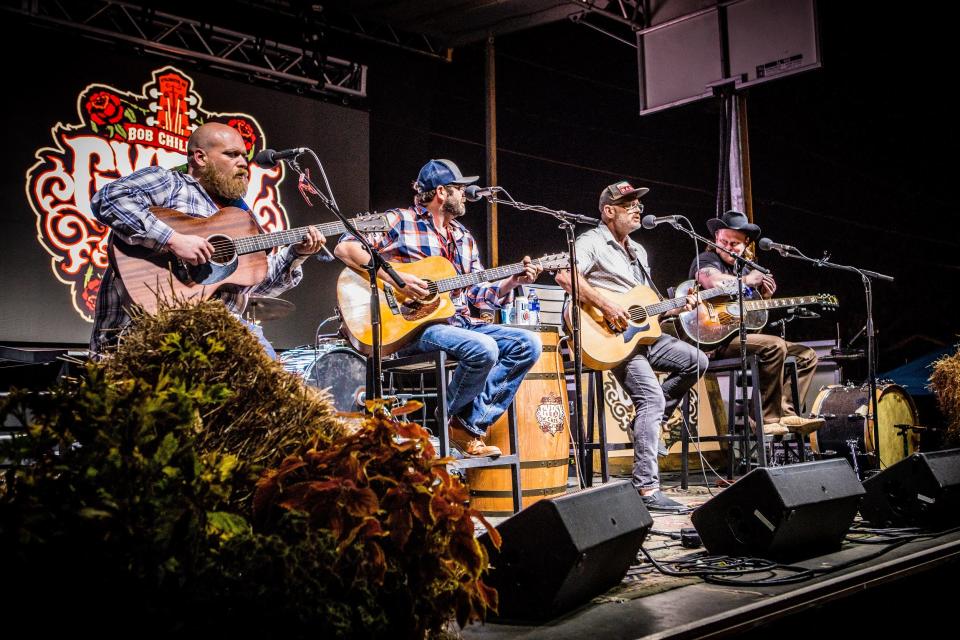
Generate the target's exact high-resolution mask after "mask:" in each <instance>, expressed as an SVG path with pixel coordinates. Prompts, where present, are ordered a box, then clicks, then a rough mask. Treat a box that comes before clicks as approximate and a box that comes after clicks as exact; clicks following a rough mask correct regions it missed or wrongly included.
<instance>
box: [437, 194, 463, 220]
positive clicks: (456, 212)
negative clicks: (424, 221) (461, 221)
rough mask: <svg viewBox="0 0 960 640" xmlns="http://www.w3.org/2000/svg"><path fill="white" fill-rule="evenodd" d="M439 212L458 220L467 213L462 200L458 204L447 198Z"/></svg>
mask: <svg viewBox="0 0 960 640" xmlns="http://www.w3.org/2000/svg"><path fill="white" fill-rule="evenodd" d="M440 210H441V211H443V212H444V213H446V214H447V215H450V216H452V217H454V218H459V217H460V216H462V215H463V214H465V213H466V212H467V205H466V204H465V203H464V202H463V200H461V201H460V202H454V201H453V200H451V199H450V198H447V199H446V200H444V201H443V206H442V207H440Z"/></svg>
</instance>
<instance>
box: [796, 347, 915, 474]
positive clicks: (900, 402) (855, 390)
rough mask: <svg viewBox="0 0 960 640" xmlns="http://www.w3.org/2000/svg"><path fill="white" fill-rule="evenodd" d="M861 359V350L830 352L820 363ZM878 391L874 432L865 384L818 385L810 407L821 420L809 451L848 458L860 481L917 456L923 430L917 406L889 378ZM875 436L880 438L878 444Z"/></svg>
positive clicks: (908, 395) (821, 455)
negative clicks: (820, 425)
mask: <svg viewBox="0 0 960 640" xmlns="http://www.w3.org/2000/svg"><path fill="white" fill-rule="evenodd" d="M862 358H864V353H863V351H861V350H851V349H834V350H833V351H832V352H831V355H830V356H828V357H826V358H823V360H831V361H834V362H836V363H837V364H842V363H845V362H852V361H855V360H860V359H862ZM876 389H877V392H876V393H877V404H876V406H877V419H876V422H877V427H878V428H877V429H876V431H875V430H874V420H873V419H870V418H869V411H870V402H869V399H870V388H869V385H868V384H867V383H863V384H860V385H857V384H853V383H852V382H847V383H846V384H831V385H827V386H825V387H821V388H820V392H819V393H818V394H817V396H816V399H814V401H813V405H812V406H811V407H810V410H811V413H812V414H813V415H814V416H817V417H819V418H823V420H824V422H825V424H824V425H823V426H822V427H820V429H818V430H817V431H814V432H813V433H811V434H810V448H811V450H812V451H813V452H814V453H816V454H817V455H818V456H820V457H843V458H846V459H847V460H848V461H849V462H850V464H851V465H852V466H853V469H854V471H856V472H857V475H858V476H860V477H861V478H862V477H863V476H864V475H865V474H869V473H870V472H875V471H879V470H881V469H886V468H887V467H889V466H891V465H893V464H894V463H896V462H899V461H900V460H903V459H904V458H907V457H909V456H910V455H912V454H914V453H916V452H917V451H918V450H919V448H920V435H921V434H922V433H923V432H924V431H926V430H927V429H926V428H925V427H922V426H920V425H919V424H918V422H919V414H918V413H917V407H916V404H915V403H914V401H913V398H911V397H910V394H909V393H907V391H906V390H905V389H904V388H903V387H901V386H900V385H898V384H895V383H894V382H893V381H890V380H878V381H877V387H876ZM875 433H878V434H879V442H877V438H876V437H875ZM878 445H879V446H878ZM878 451H879V454H878Z"/></svg>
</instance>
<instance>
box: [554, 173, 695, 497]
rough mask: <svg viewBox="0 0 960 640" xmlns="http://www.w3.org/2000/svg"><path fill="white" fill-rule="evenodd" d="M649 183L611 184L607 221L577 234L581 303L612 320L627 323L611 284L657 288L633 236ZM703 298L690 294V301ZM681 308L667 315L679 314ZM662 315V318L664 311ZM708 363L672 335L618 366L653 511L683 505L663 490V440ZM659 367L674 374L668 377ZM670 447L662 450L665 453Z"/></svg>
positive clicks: (636, 463) (605, 201) (636, 469)
mask: <svg viewBox="0 0 960 640" xmlns="http://www.w3.org/2000/svg"><path fill="white" fill-rule="evenodd" d="M648 191H649V189H647V188H646V187H639V188H636V187H633V186H632V185H631V184H630V183H629V182H626V181H621V182H617V183H614V184H611V185H610V186H608V187H607V188H605V189H604V190H603V191H601V192H600V203H599V204H600V219H601V224H600V225H599V226H597V227H596V228H594V229H590V230H589V231H587V232H586V233H583V234H581V235H580V237H579V238H577V268H578V270H579V272H580V278H579V280H578V285H579V293H580V300H581V302H585V303H588V304H590V305H593V306H594V307H596V308H597V309H599V310H600V311H601V312H602V313H603V317H604V319H605V320H606V321H607V323H608V324H609V325H610V326H612V327H617V328H619V329H620V330H624V329H627V328H628V326H629V322H630V316H629V314H628V311H627V310H626V309H624V308H623V307H621V306H620V305H619V304H617V303H616V302H615V301H614V300H613V299H611V298H610V297H608V296H605V295H604V292H605V291H612V292H616V293H626V292H627V291H630V290H631V289H633V288H634V287H635V286H637V285H646V286H648V287H650V288H652V289H653V290H654V291H656V286H655V285H654V284H653V281H652V280H651V279H650V265H649V263H648V261H647V252H646V250H645V249H644V248H643V246H642V245H640V244H639V243H637V242H635V241H634V240H633V239H631V238H630V234H631V233H633V232H634V231H636V230H638V229H639V228H640V226H641V222H640V216H641V214H642V213H643V205H642V204H641V203H640V196H642V195H644V194H645V193H647V192H648ZM557 283H558V284H559V285H560V286H562V287H563V288H564V289H566V290H567V291H568V292H569V291H570V289H571V282H570V272H569V271H560V272H558V273H557ZM695 304H696V300H695V299H694V298H693V296H690V297H689V300H688V302H687V308H688V309H693V307H694V305H695ZM679 311H680V310H674V311H673V312H669V311H668V312H667V313H665V314H663V316H668V315H675V314H676V313H678V312H679ZM663 316H662V317H663ZM706 368H707V357H706V355H704V354H703V353H702V352H701V351H700V350H698V349H697V348H695V347H693V346H692V345H690V344H687V343H685V342H683V341H681V340H678V339H677V338H674V337H673V336H670V335H662V336H660V337H659V338H657V340H656V342H654V343H653V344H649V345H640V346H638V347H637V348H636V349H635V350H634V351H633V353H631V354H630V356H628V357H627V359H626V360H624V361H623V362H622V363H620V364H619V365H618V366H617V367H615V368H614V369H613V374H614V376H615V377H616V378H617V380H618V381H619V382H620V384H621V386H623V388H624V390H625V391H626V392H627V393H628V394H629V395H630V399H631V401H632V402H633V406H634V408H635V409H636V416H635V417H634V419H633V421H632V422H631V423H630V431H631V432H632V434H633V477H632V482H633V486H634V487H636V488H637V490H638V491H639V492H640V496H641V497H642V499H643V503H644V505H646V507H647V509H649V510H652V511H676V510H678V509H681V508H683V505H682V504H681V503H679V502H677V501H676V500H672V499H670V498H668V497H667V496H666V495H664V494H663V493H662V492H661V491H660V475H659V469H658V465H657V455H658V453H660V452H659V451H658V443H659V441H660V439H661V437H662V433H663V425H664V424H665V423H666V421H667V418H668V417H669V416H670V415H672V414H673V411H674V409H675V408H676V407H677V405H678V404H679V403H680V399H681V398H682V397H683V395H684V394H685V393H686V392H687V391H688V390H689V389H690V388H691V387H693V385H695V384H696V383H697V380H698V379H699V377H700V375H701V374H702V373H703V372H704V371H705V370H706ZM655 371H662V372H665V373H667V374H668V375H667V377H666V379H664V381H663V383H662V384H661V383H660V382H659V380H658V379H657V375H656V373H655ZM666 453H667V452H666V449H665V448H664V450H663V451H662V455H666Z"/></svg>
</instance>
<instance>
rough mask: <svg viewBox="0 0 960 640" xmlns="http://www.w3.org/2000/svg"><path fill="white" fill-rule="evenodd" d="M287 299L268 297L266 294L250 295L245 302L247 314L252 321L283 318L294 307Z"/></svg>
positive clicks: (291, 311)
mask: <svg viewBox="0 0 960 640" xmlns="http://www.w3.org/2000/svg"><path fill="white" fill-rule="evenodd" d="M296 308H297V307H296V305H294V304H293V303H292V302H290V301H289V300H281V299H280V298H268V297H266V296H250V300H249V301H248V302H247V316H249V317H250V319H251V320H253V321H255V322H256V321H257V320H260V321H267V320H278V319H279V318H285V317H287V316H288V315H290V314H291V313H293V310H294V309H296Z"/></svg>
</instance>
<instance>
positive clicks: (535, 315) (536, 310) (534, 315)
mask: <svg viewBox="0 0 960 640" xmlns="http://www.w3.org/2000/svg"><path fill="white" fill-rule="evenodd" d="M529 296H530V297H529V298H528V301H527V305H528V307H529V308H530V322H528V323H527V324H532V325H536V326H540V298H538V297H537V290H536V289H534V288H532V287H531V288H530V294H529Z"/></svg>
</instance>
